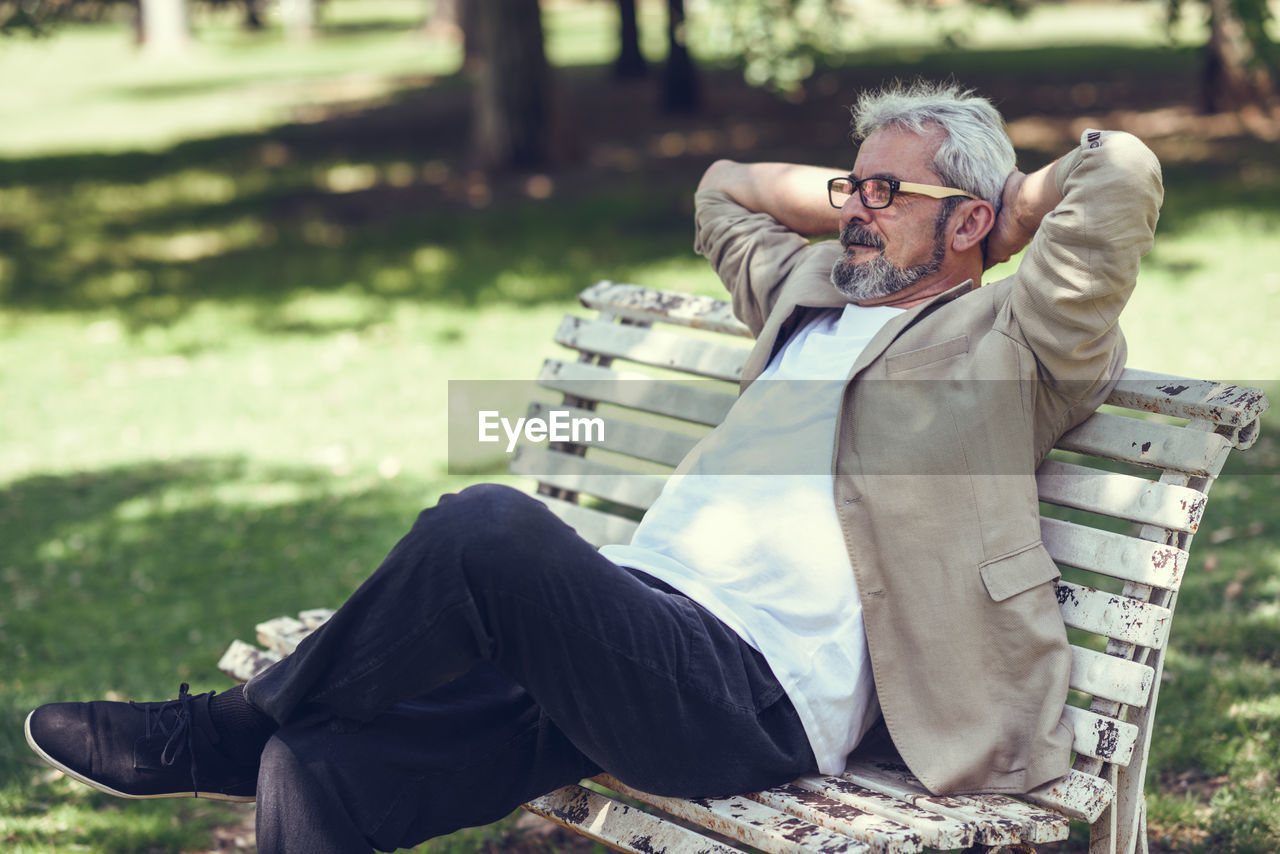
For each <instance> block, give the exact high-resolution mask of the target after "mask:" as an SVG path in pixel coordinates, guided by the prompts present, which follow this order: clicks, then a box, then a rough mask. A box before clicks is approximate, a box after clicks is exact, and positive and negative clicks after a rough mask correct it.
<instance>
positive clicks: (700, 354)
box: [556, 315, 748, 383]
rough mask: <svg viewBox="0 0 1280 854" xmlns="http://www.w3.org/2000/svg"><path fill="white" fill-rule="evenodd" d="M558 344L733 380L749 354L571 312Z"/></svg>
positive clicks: (698, 340)
mask: <svg viewBox="0 0 1280 854" xmlns="http://www.w3.org/2000/svg"><path fill="white" fill-rule="evenodd" d="M556 343H558V344H562V345H564V346H565V347H570V348H572V349H574V350H578V351H579V352H585V353H590V354H593V355H598V356H608V357H610V358H615V359H625V360H627V361H630V362H636V363H639V364H642V365H652V366H654V367H659V368H668V369H671V370H675V371H680V372H682V373H686V374H692V375H694V376H699V377H707V378H710V379H717V380H725V381H727V382H733V383H736V382H738V381H739V380H740V379H742V366H743V364H744V363H745V362H746V361H747V353H748V348H746V347H729V346H726V345H724V344H718V343H716V342H715V341H707V340H702V339H698V338H693V337H691V335H690V334H689V333H685V334H684V335H679V334H674V333H671V332H664V331H662V330H660V329H654V328H652V327H649V326H624V325H622V324H619V323H610V322H607V321H598V320H597V321H591V320H586V319H584V318H581V317H574V316H572V315H569V316H566V317H565V318H564V319H563V320H562V321H561V322H560V329H559V330H558V331H557V332H556Z"/></svg>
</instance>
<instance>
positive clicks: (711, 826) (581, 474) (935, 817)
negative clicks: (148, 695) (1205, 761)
mask: <svg viewBox="0 0 1280 854" xmlns="http://www.w3.org/2000/svg"><path fill="white" fill-rule="evenodd" d="M581 301H582V303H583V305H585V306H586V307H588V308H590V309H593V310H595V312H596V314H595V315H594V316H592V317H589V318H583V317H576V316H569V317H566V318H565V319H564V321H563V323H562V324H561V326H560V328H559V330H558V331H557V333H556V335H555V340H556V341H557V342H558V343H559V344H561V345H563V346H565V347H567V348H570V350H572V351H576V355H575V356H574V357H572V358H569V359H551V360H548V361H547V362H546V363H545V365H544V367H543V369H542V372H541V374H540V376H539V379H538V385H539V386H541V387H542V388H544V389H547V390H550V391H551V392H554V393H556V394H559V395H563V399H562V400H561V401H558V402H556V403H554V404H548V403H534V404H533V405H532V406H531V407H530V411H529V414H530V415H538V414H540V413H545V411H546V410H547V409H548V407H554V408H555V409H558V410H566V409H569V410H571V411H574V412H578V414H580V415H581V416H582V417H593V418H594V417H600V418H603V419H605V430H604V439H603V441H601V442H592V443H591V444H590V446H589V447H588V446H583V445H579V446H572V445H563V444H561V445H558V446H551V447H548V446H545V445H544V446H534V445H525V446H523V447H520V448H519V449H518V450H517V453H516V455H515V456H514V458H513V461H512V463H511V470H512V471H513V472H515V473H517V474H523V475H529V476H532V477H533V478H534V479H535V480H536V481H537V483H538V487H537V489H538V494H539V496H540V497H541V498H542V500H543V501H545V502H546V503H547V504H548V505H550V506H551V507H552V508H553V509H555V510H556V512H557V513H559V514H560V515H561V517H562V518H564V519H565V520H566V521H568V522H569V523H570V524H572V525H573V526H574V527H575V528H577V530H578V531H579V533H581V534H582V535H583V536H584V537H585V538H587V539H588V540H590V541H592V542H593V543H596V544H604V543H608V542H620V541H626V540H627V539H628V538H629V537H630V534H631V531H632V530H633V529H634V527H635V521H634V520H635V519H636V518H638V516H639V514H640V513H642V512H643V510H644V508H646V507H647V506H648V505H649V504H650V502H652V501H653V500H654V498H655V497H656V496H657V494H658V491H659V490H660V489H661V486H662V482H663V479H664V477H663V472H665V471H669V470H670V468H671V467H673V466H675V465H676V464H677V463H678V462H679V460H680V459H681V458H682V457H683V456H684V454H685V453H686V452H687V451H688V450H689V448H691V447H692V446H693V444H694V443H695V442H696V441H697V438H698V437H699V435H701V434H702V433H704V432H705V431H706V430H708V429H709V428H710V426H712V425H714V424H716V423H718V422H719V420H720V419H721V418H722V417H723V416H724V414H725V412H726V411H727V410H728V407H729V406H730V405H731V404H732V402H733V400H734V398H735V396H736V390H737V382H738V379H739V377H740V374H741V370H742V365H743V361H744V359H745V356H746V353H747V349H748V347H749V340H748V339H749V337H750V336H749V333H748V332H747V330H746V329H745V328H744V327H743V326H742V325H741V324H740V323H739V322H738V321H737V320H735V319H734V318H733V316H732V314H731V312H730V310H729V307H728V305H727V304H726V303H724V302H722V301H720V300H715V299H711V298H707V297H700V296H690V295H685V294H674V293H664V292H658V291H652V290H647V289H644V288H640V287H637V286H634V285H624V284H616V283H611V282H601V283H599V284H596V285H594V286H593V287H591V288H588V289H587V290H586V291H584V292H583V293H582V295H581ZM637 379H642V380H644V381H643V382H632V381H631V380H637ZM693 379H697V380H699V381H698V382H692V381H691V380H693ZM619 380H627V381H626V382H620V381H619ZM1267 405H1268V404H1267V401H1266V398H1265V396H1264V395H1263V394H1262V393H1261V392H1260V391H1258V390H1256V389H1250V388H1244V387H1240V386H1234V385H1227V384H1222V383H1215V382H1206V381H1200V380H1191V379H1185V378H1180V377H1172V376H1167V375H1159V374H1151V373H1145V372H1141V371H1134V370H1127V371H1126V372H1125V374H1124V377H1123V378H1122V380H1121V382H1120V384H1119V386H1118V387H1117V388H1116V390H1115V392H1114V393H1113V394H1112V395H1111V397H1110V398H1109V399H1108V401H1107V406H1105V407H1104V408H1103V409H1102V410H1100V411H1099V412H1098V413H1095V414H1094V415H1093V416H1092V417H1091V418H1090V419H1089V420H1088V421H1087V422H1085V423H1084V424H1082V425H1080V426H1079V427H1077V428H1075V429H1074V430H1072V431H1070V432H1069V433H1067V434H1066V435H1065V436H1063V437H1062V440H1061V441H1060V442H1059V444H1058V446H1057V450H1055V452H1054V454H1052V455H1051V458H1050V459H1049V460H1048V461H1046V462H1045V463H1044V464H1043V466H1042V467H1041V469H1040V471H1039V472H1038V473H1037V481H1038V484H1039V489H1040V497H1041V500H1042V506H1043V507H1045V508H1046V515H1044V516H1043V517H1042V521H1041V530H1042V534H1043V539H1044V542H1045V545H1046V546H1047V548H1048V550H1049V553H1050V554H1051V555H1052V556H1053V558H1054V560H1055V561H1057V562H1058V563H1059V564H1060V565H1061V566H1062V567H1064V570H1065V575H1066V576H1067V577H1066V578H1064V580H1063V581H1062V582H1061V583H1060V584H1059V585H1058V602H1059V604H1060V606H1061V610H1062V616H1063V619H1064V620H1065V622H1066V624H1067V626H1068V627H1069V628H1070V630H1071V639H1072V653H1073V659H1072V670H1071V688H1072V696H1071V700H1070V704H1069V705H1068V706H1067V708H1066V712H1067V714H1068V715H1069V716H1070V719H1071V721H1072V723H1073V725H1074V728H1075V744H1074V748H1075V753H1076V759H1075V763H1074V766H1073V769H1072V771H1071V772H1070V773H1069V774H1068V775H1067V776H1066V777H1063V778H1062V779H1060V780H1057V781H1055V782H1054V783H1052V784H1049V785H1045V786H1042V787H1041V788H1039V789H1037V790H1035V791H1033V792H1031V793H1030V794H1028V795H1026V796H1025V797H1022V798H1017V799H1015V798H1010V797H1005V796H999V795H974V796H966V797H935V796H932V795H930V794H929V793H928V792H927V791H925V790H924V789H923V788H922V787H921V786H920V784H919V783H918V782H917V781H916V780H915V779H914V778H913V777H912V776H911V774H910V773H909V772H908V771H907V770H906V768H905V767H904V766H903V765H902V764H901V763H900V762H899V761H897V760H896V757H895V756H893V755H892V754H891V752H888V753H886V752H884V751H882V750H870V751H863V750H860V751H859V752H858V753H856V754H855V756H854V757H853V759H852V760H851V761H850V763H849V766H848V768H847V770H846V772H845V773H844V774H843V775H841V776H839V777H827V776H820V775H813V776H807V777H803V778H801V779H799V780H796V781H795V782H793V783H791V784H790V785H787V786H782V787H779V788H777V789H773V790H770V791H767V792H758V793H755V794H748V795H743V796H742V797H736V798H724V799H716V800H691V801H685V800H676V799H671V798H662V797H654V796H651V795H648V794H646V793H644V792H640V791H636V790H635V789H633V788H631V787H629V786H627V785H625V784H624V783H622V782H620V781H618V780H615V779H612V778H610V777H608V776H602V777H597V778H595V779H594V780H591V781H584V782H583V784H582V785H578V786H569V787H566V788H564V789H561V790H559V791H556V792H552V793H551V794H548V795H546V796H544V797H541V798H538V799H536V800H534V801H532V802H531V803H529V804H527V805H526V809H528V810H530V811H532V812H534V813H537V814H539V815H542V816H545V817H546V818H549V819H552V820H554V821H556V822H559V823H561V824H563V825H566V826H568V827H571V828H574V829H576V830H578V831H580V832H581V833H583V834H585V835H587V836H589V837H591V838H593V839H596V840H598V841H600V842H603V843H605V844H607V845H609V846H611V847H614V848H617V849H619V850H623V851H630V852H636V853H637V854H640V852H644V854H654V852H667V851H670V852H675V851H682V852H717V854H719V853H720V852H730V851H738V850H741V848H740V847H739V846H743V847H748V848H754V849H759V850H762V851H767V852H776V854H802V853H803V852H824V853H825V852H836V851H839V852H847V854H857V852H865V851H875V852H889V853H890V854H897V852H915V851H921V850H926V849H940V850H955V849H965V848H972V850H978V851H980V850H990V851H1032V850H1034V848H1033V847H1032V846H1034V845H1035V844H1036V843H1046V842H1052V841H1056V840H1061V839H1065V838H1066V837H1067V835H1068V831H1069V822H1070V820H1078V821H1083V822H1087V823H1088V824H1089V826H1090V848H1089V850H1090V854H1103V852H1110V853H1111V854H1114V852H1123V854H1129V852H1134V851H1138V852H1145V851H1146V850H1147V844H1146V813H1145V799H1144V792H1143V787H1144V779H1145V776H1146V768H1147V754H1148V748H1149V746H1150V743H1151V737H1152V722H1153V718H1154V716H1155V710H1156V700H1157V697H1158V694H1159V687H1160V681H1161V672H1162V668H1163V666H1164V661H1165V650H1166V648H1167V642H1168V638H1169V631H1170V627H1171V624H1172V620H1173V610H1174V606H1175V604H1176V601H1177V592H1178V587H1179V585H1180V583H1181V581H1182V577H1183V573H1184V571H1185V570H1186V568H1187V565H1188V564H1187V549H1188V548H1189V546H1190V544H1191V540H1192V537H1193V536H1194V535H1195V532H1196V528H1197V526H1198V525H1199V522H1200V518H1201V516H1202V514H1203V512H1204V507H1205V502H1206V496H1207V494H1208V492H1209V489H1210V487H1211V486H1212V484H1213V482H1214V479H1215V478H1216V477H1217V475H1218V473H1219V472H1220V471H1221V469H1222V466H1223V463H1224V462H1225V460H1226V457H1227V454H1228V453H1229V452H1230V451H1231V450H1232V449H1233V448H1241V449H1243V448H1247V447H1249V446H1250V445H1251V444H1252V443H1253V441H1254V440H1255V439H1256V437H1257V433H1258V424H1259V420H1258V419H1259V416H1260V415H1261V413H1262V412H1263V411H1265V410H1266V408H1267ZM1126 410H1127V412H1126ZM1152 413H1154V415H1152ZM1135 416H1136V417H1135ZM637 471H640V472H641V473H636V472H637ZM1050 508H1069V510H1068V512H1066V513H1063V512H1060V511H1057V510H1053V509H1050ZM1071 511H1086V512H1085V513H1078V512H1077V513H1076V514H1075V515H1074V516H1073V515H1072V512H1071ZM1064 516H1067V517H1071V518H1069V519H1068V518H1063V517H1064ZM1117 520H1118V521H1117ZM1126 528H1127V530H1125V529H1126ZM1117 531H1122V532H1117ZM1068 578H1069V579H1071V580H1068ZM329 613H331V612H328V611H324V610H317V611H306V612H303V613H302V614H300V615H299V617H298V618H297V619H294V618H289V617H282V618H278V619H275V620H271V621H269V622H267V623H264V624H262V625H260V626H258V639H259V642H260V643H261V644H263V645H264V646H265V647H266V650H265V651H264V650H260V649H257V648H255V647H252V646H250V645H248V644H244V643H241V642H239V641H236V642H234V643H233V644H232V646H231V648H230V649H228V650H227V653H226V655H224V657H223V659H222V660H221V662H220V663H219V666H220V667H221V668H222V669H223V670H224V672H226V673H228V674H229V675H231V676H233V677H235V678H238V679H242V680H243V679H248V678H249V677H250V676H252V675H253V674H254V673H255V672H257V671H258V670H259V669H261V668H262V667H264V666H266V665H267V664H268V663H270V662H271V661H273V660H275V659H277V658H279V657H280V656H281V655H286V654H288V653H289V652H290V651H292V649H293V648H294V647H295V646H296V645H297V643H298V641H299V640H300V639H301V638H302V637H303V636H305V634H306V633H307V632H309V631H311V630H312V629H313V628H314V627H315V626H317V625H319V624H320V623H322V622H323V620H324V619H325V618H326V617H327V615H328V614H329ZM881 746H882V747H883V746H884V745H881ZM638 803H642V804H645V805H646V806H645V807H643V808H641V807H639V806H638ZM704 831H706V832H709V835H703V832H704Z"/></svg>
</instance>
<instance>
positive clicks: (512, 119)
mask: <svg viewBox="0 0 1280 854" xmlns="http://www.w3.org/2000/svg"><path fill="white" fill-rule="evenodd" d="M470 5H471V8H470V9H468V10H467V26H468V27H469V28H470V29H471V30H472V35H473V36H474V38H475V46H476V55H475V57H474V59H473V61H472V62H471V63H470V65H469V72H470V74H471V76H472V78H473V81H474V85H473V86H472V93H473V94H472V118H471V122H472V146H473V148H472V151H473V154H474V156H475V158H476V163H477V165H478V166H480V167H481V168H484V169H489V170H493V169H502V168H507V167H527V166H535V165H538V164H540V163H542V162H543V161H544V160H545V159H546V157H547V154H548V150H547V149H548V136H549V130H550V105H551V95H550V90H551V74H550V69H549V68H548V66H547V58H546V54H545V52H544V50H543V36H542V18H541V14H540V10H539V8H538V3H537V2H536V0H471V3H470Z"/></svg>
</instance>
